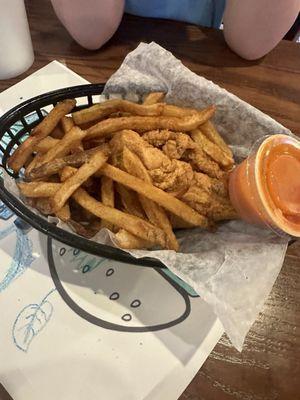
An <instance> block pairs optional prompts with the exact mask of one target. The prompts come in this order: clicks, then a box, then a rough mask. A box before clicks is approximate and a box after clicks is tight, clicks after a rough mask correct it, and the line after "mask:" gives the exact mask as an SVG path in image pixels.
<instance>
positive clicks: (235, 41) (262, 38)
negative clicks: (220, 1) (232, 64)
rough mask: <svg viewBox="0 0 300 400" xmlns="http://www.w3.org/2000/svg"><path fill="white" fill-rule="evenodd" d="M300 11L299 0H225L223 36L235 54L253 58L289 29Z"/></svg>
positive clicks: (267, 49) (265, 50) (264, 51)
mask: <svg viewBox="0 0 300 400" xmlns="http://www.w3.org/2000/svg"><path fill="white" fill-rule="evenodd" d="M299 12H300V0H227V1H226V9H225V14H224V36H225V40H226V42H227V44H228V46H229V47H230V48H231V49H232V50H233V51H234V52H235V53H237V54H238V55H240V56H241V57H243V58H246V59H248V60H255V59H257V58H260V57H262V56H264V55H265V54H267V53H268V52H269V51H270V50H272V49H273V48H274V47H275V46H276V45H277V44H278V43H279V41H280V40H281V39H282V38H283V37H284V35H285V34H286V33H287V32H288V30H289V29H290V27H291V26H292V25H293V23H294V21H295V19H296V18H297V15H298V13H299Z"/></svg>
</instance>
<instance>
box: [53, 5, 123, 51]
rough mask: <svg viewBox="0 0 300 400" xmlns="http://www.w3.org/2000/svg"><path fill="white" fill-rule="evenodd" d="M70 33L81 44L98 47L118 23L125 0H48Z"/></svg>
mask: <svg viewBox="0 0 300 400" xmlns="http://www.w3.org/2000/svg"><path fill="white" fill-rule="evenodd" d="M51 2H52V5H53V8H54V11H55V12H56V15H57V16H58V18H59V20H60V21H61V23H62V24H63V25H64V26H65V28H66V29H67V31H68V32H69V34H70V35H71V36H72V37H73V39H74V40H76V42H77V43H79V44H80V45H81V46H82V47H85V48H86V49H89V50H96V49H99V48H100V47H101V46H103V45H104V43H106V42H107V41H108V40H109V39H110V38H111V37H112V36H113V34H114V33H115V32H116V30H117V28H118V26H119V25H120V22H121V19H122V16H123V12H124V4H125V1H124V0H51Z"/></svg>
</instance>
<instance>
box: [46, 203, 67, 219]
mask: <svg viewBox="0 0 300 400" xmlns="http://www.w3.org/2000/svg"><path fill="white" fill-rule="evenodd" d="M50 204H51V203H50ZM56 216H57V218H59V219H61V220H62V221H64V222H67V221H69V220H70V218H71V212H70V206H69V204H68V203H66V204H65V205H64V206H63V207H62V208H61V209H60V210H58V211H57V212H56Z"/></svg>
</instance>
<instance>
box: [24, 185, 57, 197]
mask: <svg viewBox="0 0 300 400" xmlns="http://www.w3.org/2000/svg"><path fill="white" fill-rule="evenodd" d="M17 185H18V188H19V189H20V192H21V193H22V195H23V196H25V197H51V196H53V195H54V194H55V193H56V192H57V191H58V189H59V188H60V187H61V184H60V183H53V182H28V183H25V182H19V183H18V184H17Z"/></svg>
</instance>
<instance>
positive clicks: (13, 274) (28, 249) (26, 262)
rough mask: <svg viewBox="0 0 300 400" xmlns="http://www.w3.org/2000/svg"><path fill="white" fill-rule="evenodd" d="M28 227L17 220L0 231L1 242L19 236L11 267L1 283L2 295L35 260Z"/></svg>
mask: <svg viewBox="0 0 300 400" xmlns="http://www.w3.org/2000/svg"><path fill="white" fill-rule="evenodd" d="M25 225H26V226H25ZM27 225H28V224H26V223H24V222H23V221H22V220H20V219H19V218H17V219H16V220H15V221H14V223H12V224H11V225H9V226H8V227H6V228H4V229H1V230H0V240H1V239H3V238H5V237H7V236H8V235H11V234H12V233H15V234H16V236H17V238H16V245H15V250H14V254H13V257H12V260H11V263H10V266H9V267H8V270H7V272H6V274H5V276H4V278H3V279H2V281H0V293H1V292H2V291H3V290H5V289H6V288H7V287H8V286H9V285H10V284H11V283H12V282H13V281H14V280H15V279H17V278H18V277H19V276H20V275H22V274H23V273H24V272H25V271H26V269H27V268H28V267H30V265H31V264H32V262H33V261H34V259H35V258H34V257H33V255H32V242H31V240H30V239H29V237H28V236H27V233H28V229H27V228H28V227H27Z"/></svg>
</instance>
